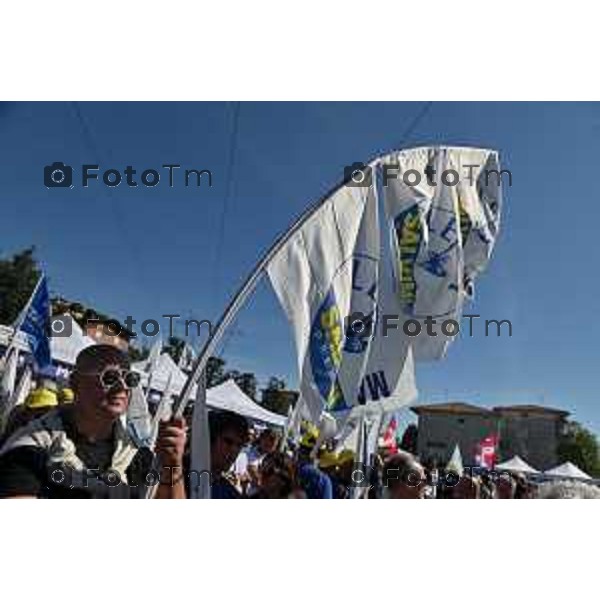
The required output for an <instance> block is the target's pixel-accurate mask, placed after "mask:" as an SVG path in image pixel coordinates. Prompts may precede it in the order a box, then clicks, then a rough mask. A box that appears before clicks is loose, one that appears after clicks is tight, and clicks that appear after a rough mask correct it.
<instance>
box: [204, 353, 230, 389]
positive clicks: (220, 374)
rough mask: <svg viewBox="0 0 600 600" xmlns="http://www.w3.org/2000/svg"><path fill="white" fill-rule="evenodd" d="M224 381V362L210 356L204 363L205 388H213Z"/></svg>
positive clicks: (225, 377)
mask: <svg viewBox="0 0 600 600" xmlns="http://www.w3.org/2000/svg"><path fill="white" fill-rule="evenodd" d="M226 379H227V373H226V371H225V361H224V360H223V359H222V358H219V357H218V356H211V357H210V358H209V359H208V361H207V363H206V387H207V388H211V387H214V386H215V385H219V384H221V383H223V382H224V381H225V380H226Z"/></svg>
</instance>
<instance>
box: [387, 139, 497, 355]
mask: <svg viewBox="0 0 600 600" xmlns="http://www.w3.org/2000/svg"><path fill="white" fill-rule="evenodd" d="M382 161H383V163H384V165H383V169H384V172H385V175H384V178H385V207H386V218H387V221H388V223H389V224H390V228H391V233H392V236H391V237H392V247H393V253H394V265H395V272H394V278H395V293H396V297H397V299H398V301H399V305H400V309H401V312H402V314H403V315H404V318H405V319H415V320H418V321H419V322H420V323H421V331H422V332H424V331H427V327H426V325H425V324H424V323H425V319H427V318H428V317H431V318H433V319H434V320H435V324H430V325H429V327H431V328H432V330H433V332H434V335H427V334H424V333H421V334H419V335H418V336H416V337H413V338H411V347H412V350H413V353H414V356H415V359H417V360H420V359H424V360H427V359H437V358H441V357H442V356H444V353H445V351H446V347H447V346H448V343H449V342H450V341H451V340H452V339H453V337H452V334H451V333H450V334H448V333H445V332H444V330H443V329H442V323H443V322H444V321H445V320H447V319H453V320H455V321H457V322H459V320H460V318H461V315H462V306H463V302H464V300H465V299H467V298H471V297H472V296H473V282H474V279H475V277H476V276H477V275H478V274H479V273H481V272H482V271H483V270H484V269H485V267H486V266H487V263H488V261H489V258H490V256H491V253H492V249H493V247H494V243H495V240H496V237H497V235H498V230H499V226H500V209H501V195H500V173H499V163H498V155H497V153H496V152H493V151H491V150H482V149H479V148H443V147H442V148H439V147H425V148H414V149H411V150H403V151H400V152H398V153H394V154H389V155H387V156H385V157H384V158H383V159H382ZM409 172H412V174H411V177H410V178H408V177H404V174H406V175H408V173H409ZM448 174H450V175H448ZM417 176H418V177H419V179H418V183H415V182H416V181H417ZM456 333H458V331H455V333H454V335H456Z"/></svg>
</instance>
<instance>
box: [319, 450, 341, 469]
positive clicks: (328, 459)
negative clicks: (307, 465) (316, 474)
mask: <svg viewBox="0 0 600 600" xmlns="http://www.w3.org/2000/svg"><path fill="white" fill-rule="evenodd" d="M337 464H338V456H337V454H335V453H333V452H327V451H325V452H323V453H321V455H320V456H319V466H320V467H321V468H322V469H330V468H331V467H335V466H336V465H337Z"/></svg>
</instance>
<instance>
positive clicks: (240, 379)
mask: <svg viewBox="0 0 600 600" xmlns="http://www.w3.org/2000/svg"><path fill="white" fill-rule="evenodd" d="M228 375H229V377H231V378H232V379H233V380H234V381H235V382H236V383H237V385H238V387H239V388H240V389H241V390H242V392H244V394H246V395H247V396H250V398H252V399H253V400H256V394H257V392H258V382H257V381H256V375H254V373H240V372H239V371H235V370H233V371H229V373H228Z"/></svg>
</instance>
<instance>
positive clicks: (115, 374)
mask: <svg viewBox="0 0 600 600" xmlns="http://www.w3.org/2000/svg"><path fill="white" fill-rule="evenodd" d="M82 375H93V376H96V377H98V380H99V381H100V385H101V386H102V387H103V388H104V389H105V390H110V389H111V388H114V387H117V386H120V385H121V386H123V387H124V388H125V389H128V390H131V389H133V388H135V387H137V386H138V385H139V384H140V380H141V375H140V374H139V373H136V372H135V371H129V370H127V369H120V368H118V367H106V368H105V369H104V370H102V371H100V372H97V373H82Z"/></svg>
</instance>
